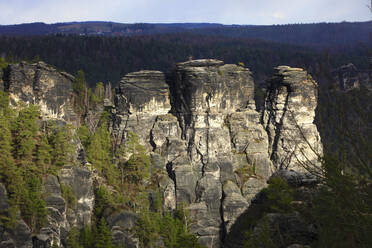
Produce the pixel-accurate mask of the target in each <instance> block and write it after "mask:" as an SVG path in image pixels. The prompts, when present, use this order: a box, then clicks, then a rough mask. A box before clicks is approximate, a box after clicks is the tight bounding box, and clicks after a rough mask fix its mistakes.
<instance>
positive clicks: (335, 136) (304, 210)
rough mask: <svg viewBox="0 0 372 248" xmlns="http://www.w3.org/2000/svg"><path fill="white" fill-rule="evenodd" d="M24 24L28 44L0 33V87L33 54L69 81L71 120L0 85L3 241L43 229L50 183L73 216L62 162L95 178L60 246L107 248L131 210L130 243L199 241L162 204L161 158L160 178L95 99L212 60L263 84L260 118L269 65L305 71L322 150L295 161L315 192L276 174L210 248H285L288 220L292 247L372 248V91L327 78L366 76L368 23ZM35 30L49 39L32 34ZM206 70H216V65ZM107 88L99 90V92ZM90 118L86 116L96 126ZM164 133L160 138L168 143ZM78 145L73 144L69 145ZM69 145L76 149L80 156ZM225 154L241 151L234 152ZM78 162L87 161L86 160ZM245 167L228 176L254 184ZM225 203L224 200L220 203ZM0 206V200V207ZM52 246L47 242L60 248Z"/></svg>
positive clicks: (187, 222)
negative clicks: (338, 71) (84, 215)
mask: <svg viewBox="0 0 372 248" xmlns="http://www.w3.org/2000/svg"><path fill="white" fill-rule="evenodd" d="M70 24H71V25H73V24H74V25H75V24H76V23H70ZM91 24H92V23H91ZM33 25H35V28H36V29H38V30H39V31H38V33H36V34H37V35H35V36H32V35H34V34H35V33H32V32H31V33H30V34H32V35H31V36H0V70H1V74H0V75H1V77H2V78H0V83H3V81H4V82H5V80H8V78H6V77H7V75H8V74H7V73H9V71H8V70H10V69H9V68H10V67H8V66H9V65H11V64H15V63H18V62H20V61H28V62H39V61H41V60H42V61H45V62H47V63H48V64H51V65H53V66H55V69H56V70H54V71H56V72H57V73H58V72H61V71H67V72H69V73H70V74H73V75H74V76H75V78H74V79H71V83H72V86H71V99H72V105H73V106H72V108H73V111H74V113H76V115H77V118H78V119H79V125H77V126H73V125H72V124H71V123H68V122H65V121H63V120H62V121H61V120H52V119H51V120H48V119H43V118H42V117H41V109H40V107H38V106H37V105H33V104H23V103H22V102H19V103H18V104H14V103H12V105H10V103H9V101H10V100H9V97H10V95H11V94H9V92H4V91H3V90H1V89H0V182H1V185H0V186H2V185H4V188H5V189H6V190H7V196H8V198H9V206H8V208H7V209H6V211H2V212H1V211H0V234H1V235H2V233H6V232H8V233H12V232H11V231H9V230H15V229H16V227H17V223H19V220H20V219H22V220H23V221H24V222H25V223H26V224H27V226H28V227H29V228H30V231H31V233H32V234H33V235H34V236H33V239H35V240H36V237H37V234H39V233H40V231H41V230H42V229H43V227H45V225H46V223H48V221H49V222H50V219H48V218H49V217H50V215H51V214H50V212H49V209H47V201H46V198H47V197H48V195H47V194H46V193H45V191H44V190H43V187H45V184H46V182H47V180H48V178H50V177H55V178H59V179H58V180H60V184H58V185H59V186H60V191H61V192H60V194H61V197H63V199H64V202H65V205H66V209H67V210H69V211H70V212H71V211H72V210H76V209H77V205H78V202H77V198H76V196H75V195H74V193H73V192H72V188H71V187H70V186H68V185H66V184H64V183H62V180H61V179H60V178H62V176H61V171H62V170H63V169H65V168H66V167H67V168H75V167H84V168H85V169H87V171H88V170H89V171H90V172H91V173H92V177H94V180H95V182H96V184H95V185H93V186H92V188H94V192H93V198H92V199H94V202H93V203H92V204H93V205H94V208H93V210H92V216H91V224H90V225H86V226H84V227H82V228H81V229H78V228H76V227H72V228H71V229H69V231H68V232H66V233H65V234H64V235H65V239H64V240H63V241H61V246H62V245H63V247H73V248H88V247H94V248H113V247H116V246H115V245H114V243H113V242H112V239H114V235H113V231H112V230H111V229H110V228H111V227H110V226H109V223H108V220H110V218H109V217H111V216H114V215H115V214H117V213H125V214H128V213H129V214H128V216H135V220H136V224H135V225H134V227H133V229H132V230H130V235H132V236H131V237H135V240H136V242H137V244H138V245H139V246H140V247H146V248H147V247H149V248H150V247H151V248H153V247H172V248H189V247H190V248H193V247H195V248H202V247H204V246H202V245H200V244H199V243H198V240H197V236H196V235H194V234H193V233H192V230H191V226H192V224H193V222H194V221H195V220H193V219H191V217H190V213H189V212H188V209H187V206H184V205H182V204H180V205H178V206H177V208H175V209H174V210H173V211H168V210H167V209H165V207H164V206H163V203H164V195H162V194H163V193H164V192H163V191H162V190H164V189H163V188H162V187H163V186H162V183H164V178H168V176H169V177H170V178H171V177H172V176H173V177H174V175H173V174H172V173H174V171H172V170H171V169H170V167H169V166H170V164H171V163H167V164H166V170H165V171H160V170H158V169H157V168H156V166H155V164H156V163H159V161H156V159H154V157H152V156H153V155H154V151H155V149H154V151H152V152H148V151H147V150H146V148H145V146H144V145H143V144H141V143H140V141H139V140H140V138H139V136H138V134H136V133H134V132H132V131H130V130H127V131H126V132H127V133H126V138H125V140H123V143H121V144H120V145H118V144H116V143H115V142H116V140H114V138H113V124H112V123H113V121H115V120H117V119H120V118H122V116H119V115H118V114H117V112H116V110H115V111H113V112H110V111H112V108H115V107H114V106H112V105H110V106H109V107H107V106H104V103H105V97H106V96H107V95H109V96H111V97H109V98H111V99H109V100H112V94H113V92H111V88H110V87H105V86H107V85H108V82H111V84H112V85H113V86H118V83H119V81H120V79H121V78H122V77H123V76H124V75H125V74H127V73H129V72H133V71H138V70H142V69H147V70H161V71H164V72H166V73H168V72H169V71H171V69H172V68H173V67H174V65H175V63H177V62H181V61H187V60H191V59H200V58H215V59H220V60H223V61H224V62H225V63H232V64H238V65H239V67H240V68H239V70H240V69H241V68H244V67H247V68H249V69H250V70H251V71H252V73H253V77H254V79H255V84H257V86H262V87H257V88H256V92H255V94H256V95H255V98H256V104H257V109H258V111H261V112H259V113H260V115H261V114H262V111H264V109H260V106H259V105H263V101H264V100H265V97H266V95H265V94H266V93H265V92H266V91H265V90H266V88H265V87H266V85H265V80H266V79H267V77H269V76H270V75H272V71H273V68H274V67H275V66H278V65H284V64H285V65H289V66H292V67H301V68H305V69H306V70H307V71H308V72H309V73H310V74H311V75H312V76H313V77H314V78H315V79H316V81H318V83H319V88H318V89H319V91H318V95H317V98H318V99H317V100H316V101H317V108H316V116H315V117H314V118H315V120H314V122H315V123H316V125H317V129H318V130H319V133H320V136H321V141H322V143H323V146H324V149H323V150H324V156H319V163H320V165H321V166H320V167H314V166H312V165H310V166H308V167H305V166H304V167H305V168H306V169H307V170H308V172H311V173H313V175H314V176H315V177H316V184H315V183H310V184H307V185H305V186H304V185H303V184H301V183H302V181H300V180H298V181H296V182H295V183H294V184H291V181H290V180H289V181H286V180H284V179H283V178H281V177H280V176H278V177H275V175H274V176H273V177H271V178H270V180H269V181H268V184H267V185H266V186H267V187H266V188H264V189H263V190H262V191H261V192H260V193H259V194H257V197H256V198H255V201H252V205H250V206H249V208H248V209H247V210H246V211H245V212H244V214H242V215H241V216H240V217H239V218H238V219H237V221H236V223H235V224H234V225H233V227H232V229H231V231H230V232H229V233H227V232H226V230H224V231H225V232H226V233H225V234H226V235H225V236H223V237H222V240H221V241H222V243H221V247H234V248H235V247H246V248H253V247H267V248H276V247H283V248H287V247H289V246H288V245H289V244H292V243H291V242H292V241H293V240H291V239H292V238H293V237H294V236H291V235H288V236H286V235H287V234H288V233H289V232H288V229H290V228H292V227H293V226H295V228H294V229H296V228H297V229H296V231H298V233H299V234H298V233H295V239H294V240H295V241H298V240H300V241H303V240H301V239H302V238H304V237H305V239H306V240H305V241H303V242H304V243H307V244H311V247H319V248H323V247H345V248H346V247H347V248H349V247H355V248H360V247H362V248H364V247H366V248H368V247H370V244H371V242H372V240H371V238H372V233H371V231H372V218H371V216H372V202H371V201H372V197H371V196H372V187H371V186H372V183H371V178H372V169H371V161H372V157H371V154H372V142H371V140H372V137H371V135H372V132H371V123H372V119H371V116H372V115H371V111H372V105H371V101H370V99H371V98H372V94H371V92H372V91H371V89H370V86H368V85H367V86H366V85H361V86H359V87H355V88H351V89H348V90H340V88H338V87H335V85H337V83H335V79H334V75H333V74H332V70H333V69H334V68H337V67H339V66H342V65H344V64H348V63H353V64H354V65H356V67H357V68H358V69H361V70H368V69H371V67H370V66H371V55H372V49H371V47H372V46H371V40H370V38H369V36H368V32H369V30H370V29H369V28H370V25H371V23H340V24H326V23H323V24H306V25H302V24H298V25H281V26H253V27H251V26H220V25H218V24H198V25H196V24H195V25H194V26H193V25H192V24H185V25H183V26H182V25H176V24H174V25H172V24H169V25H165V26H162V25H155V24H154V25H150V24H138V25H137V26H132V25H127V26H125V25H124V26H123V25H119V24H115V25H114V24H112V23H111V24H110V23H109V24H107V23H103V24H102V23H100V24H99V25H102V28H107V25H111V26H110V28H111V29H109V31H110V32H121V31H122V30H125V32H127V30H128V28H131V29H133V30H142V31H141V32H139V33H138V34H139V35H138V34H136V35H132V34H131V35H129V34H126V35H118V36H115V35H109V34H107V35H82V36H81V35H76V34H75V33H74V32H72V31H71V34H70V33H69V32H67V31H66V33H64V34H62V33H61V32H59V31H60V30H61V29H60V27H63V25H62V24H58V25H57V24H55V26H53V29H50V27H49V26H48V25H46V24H42V23H38V24H33ZM97 25H98V24H97V23H93V27H90V28H92V29H91V31H92V32H97ZM7 28H8V29H7ZM12 28H14V27H0V33H1V31H4V30H5V31H7V30H8V31H7V32H10V31H12V30H13V31H14V30H16V31H17V30H18V31H17V32H23V28H25V26H22V25H16V27H15V28H18V29H12ZM81 28H83V31H84V32H85V31H89V30H88V29H86V27H81V26H79V29H78V32H80V31H81V30H80V29H81ZM84 28H85V30H84ZM9 30H10V31H9ZM56 30H57V31H56ZM144 30H147V31H144ZM179 30H182V32H179ZM350 30H352V31H350ZM5 31H4V32H5ZM98 31H100V30H98ZM17 32H15V33H7V34H10V35H12V34H13V35H14V34H17ZM45 32H47V34H48V35H42V34H45ZM146 32H148V33H146ZM5 33H6V32H5ZM54 71H53V73H54ZM216 74H217V75H219V74H221V75H219V76H220V77H222V76H223V75H222V74H223V73H221V71H218V73H216ZM308 77H309V78H310V79H311V76H310V75H308ZM309 78H307V79H308V80H310V79H309ZM370 80H371V79H370V78H369V81H370ZM369 83H370V82H369ZM3 89H4V90H5V91H6V89H5V87H3ZM107 89H108V90H109V91H110V92H105V90H107ZM20 90H22V89H20ZM105 93H106V94H105ZM207 98H208V97H207ZM106 100H107V99H106ZM111 104H112V103H111ZM261 107H262V106H261ZM239 111H240V110H239ZM239 111H238V112H239ZM130 114H131V113H128V116H129V115H130ZM257 115H258V113H257ZM92 116H93V117H92ZM90 118H92V119H95V120H94V125H92V122H90V121H91V119H90ZM162 118H165V119H166V118H169V116H168V115H166V116H165V117H164V116H163V117H162ZM157 119H158V117H157ZM165 121H169V120H168V119H166V120H165ZM178 121H179V120H178ZM260 121H261V120H260ZM169 123H170V121H169ZM169 123H167V124H169ZM224 125H227V123H224ZM154 126H155V125H154ZM167 128H168V127H164V129H167ZM230 131H231V130H230ZM240 134H241V135H244V133H240ZM151 135H152V133H151ZM151 138H153V137H152V136H151ZM172 138H174V137H170V138H169V137H167V142H171V141H172ZM151 141H152V142H154V141H153V140H151ZM305 142H306V140H305ZM76 144H79V145H80V146H81V147H80V148H79V149H80V150H78V149H77V145H76ZM176 144H177V143H176ZM174 146H177V145H174ZM180 146H181V145H180ZM265 149H266V148H265ZM79 151H83V155H81V154H79ZM235 153H238V152H236V151H235V150H234V154H235ZM240 155H241V154H240ZM243 155H244V154H243ZM79 156H80V157H79ZM81 156H82V157H83V158H81ZM244 156H245V155H244ZM155 158H156V157H155ZM80 160H84V161H83V163H82V162H81V161H80ZM164 164H165V162H164ZM164 167H165V166H164ZM252 168H253V169H252ZM252 168H251V167H249V168H248V169H247V168H245V167H242V168H240V170H239V171H238V172H239V173H240V174H239V173H235V171H234V172H231V173H232V174H234V173H235V174H236V175H235V174H234V177H235V179H236V178H238V177H241V178H243V179H245V180H248V179H252V178H253V179H257V178H259V176H258V175H256V171H255V167H254V166H253V167H252ZM172 179H173V178H172ZM243 179H242V181H243ZM306 179H307V178H306ZM296 180H297V179H296ZM305 181H306V180H305ZM97 182H98V183H97ZM265 183H266V182H265ZM82 187H83V185H82ZM1 189H2V188H1ZM239 190H240V191H243V190H242V189H241V188H239ZM0 193H2V192H0ZM225 197H226V196H225V195H223V198H222V199H221V202H222V201H223V200H224V198H225ZM2 200H3V199H0V206H3V205H4V203H3V201H2ZM2 204H3V205H2ZM7 204H8V203H7ZM221 208H222V205H221ZM131 214H132V215H131ZM272 216H280V217H283V216H284V217H285V218H286V217H288V216H301V221H302V220H303V222H306V223H311V228H310V229H311V231H312V232H313V233H314V235H313V236H311V237H306V235H304V233H306V232H307V231H308V230H305V231H304V232H302V231H303V230H302V229H301V228H298V226H301V225H297V224H298V222H294V224H293V223H292V222H290V221H291V220H293V219H295V220H296V221H297V220H298V219H296V218H297V217H296V218H292V219H290V218H288V219H285V218H284V222H285V227H284V228H282V227H279V225H277V226H275V225H273V226H272V225H271V224H272V223H271V222H270V217H272ZM128 218H129V217H128ZM130 218H132V217H130ZM111 221H112V219H111ZM300 224H301V223H300ZM125 225H126V223H125ZM314 230H315V231H314ZM114 231H115V230H114ZM296 235H297V236H296ZM5 236H6V235H4V237H5ZM0 238H3V236H0ZM296 238H297V239H296ZM4 240H5V239H4ZM33 242H34V240H33ZM293 242H294V241H293ZM51 243H53V247H58V245H57V242H54V241H53V242H51ZM51 243H50V244H51ZM34 245H35V243H34ZM234 245H238V246H234ZM35 247H38V246H36V245H35ZM119 247H120V246H119ZM291 247H303V248H304V247H309V246H291Z"/></svg>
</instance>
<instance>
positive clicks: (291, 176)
mask: <svg viewBox="0 0 372 248" xmlns="http://www.w3.org/2000/svg"><path fill="white" fill-rule="evenodd" d="M274 177H280V178H281V179H283V180H284V181H286V182H287V183H288V184H289V185H291V186H293V187H300V186H315V185H316V184H318V183H319V182H320V181H319V178H317V177H316V176H314V175H312V174H310V173H306V172H298V171H293V170H279V171H277V172H275V173H274V174H273V175H272V177H271V178H274ZM271 178H270V179H269V181H268V183H270V181H271Z"/></svg>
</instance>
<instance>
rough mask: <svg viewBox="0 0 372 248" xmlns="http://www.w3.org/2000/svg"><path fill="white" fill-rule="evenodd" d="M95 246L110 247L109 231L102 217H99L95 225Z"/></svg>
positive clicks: (96, 247)
mask: <svg viewBox="0 0 372 248" xmlns="http://www.w3.org/2000/svg"><path fill="white" fill-rule="evenodd" d="M94 247H95V248H111V247H113V246H112V244H111V231H110V229H109V227H108V226H107V224H106V221H105V219H104V218H101V219H100V221H99V223H98V226H97V236H96V241H95V246H94Z"/></svg>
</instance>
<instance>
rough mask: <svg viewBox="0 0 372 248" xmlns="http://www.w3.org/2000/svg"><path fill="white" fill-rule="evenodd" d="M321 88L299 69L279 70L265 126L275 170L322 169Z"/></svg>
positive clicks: (269, 97)
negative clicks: (317, 115) (317, 111)
mask: <svg viewBox="0 0 372 248" xmlns="http://www.w3.org/2000/svg"><path fill="white" fill-rule="evenodd" d="M316 106H317V84H316V82H315V81H314V80H313V79H312V78H311V76H310V75H309V74H308V73H307V72H306V71H304V70H303V69H299V68H290V67H288V66H279V67H277V68H276V72H275V74H274V76H273V77H272V78H271V80H270V81H269V86H268V91H267V97H266V102H265V107H264V112H263V117H262V119H263V120H262V121H263V125H264V126H265V129H266V131H267V133H268V137H269V152H270V159H271V160H272V162H273V164H274V166H275V168H276V169H277V170H279V169H287V170H288V169H294V170H300V171H301V170H302V171H304V170H305V168H306V167H316V166H319V163H320V162H319V161H318V160H319V157H320V156H321V155H322V145H321V142H320V136H319V133H318V130H317V127H316V126H315V124H313V122H314V117H315V108H316Z"/></svg>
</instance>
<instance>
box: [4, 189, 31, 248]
mask: <svg viewBox="0 0 372 248" xmlns="http://www.w3.org/2000/svg"><path fill="white" fill-rule="evenodd" d="M9 206H10V205H9V199H8V194H7V191H6V188H5V187H4V185H2V184H0V216H1V217H2V220H1V221H4V219H3V218H4V217H5V218H6V217H9V214H8V208H9ZM0 247H6V248H32V247H33V246H32V234H31V230H30V228H29V227H28V226H27V224H26V223H25V222H24V221H23V220H22V219H21V218H20V216H17V220H16V224H15V227H13V228H11V227H7V226H5V225H0Z"/></svg>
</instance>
